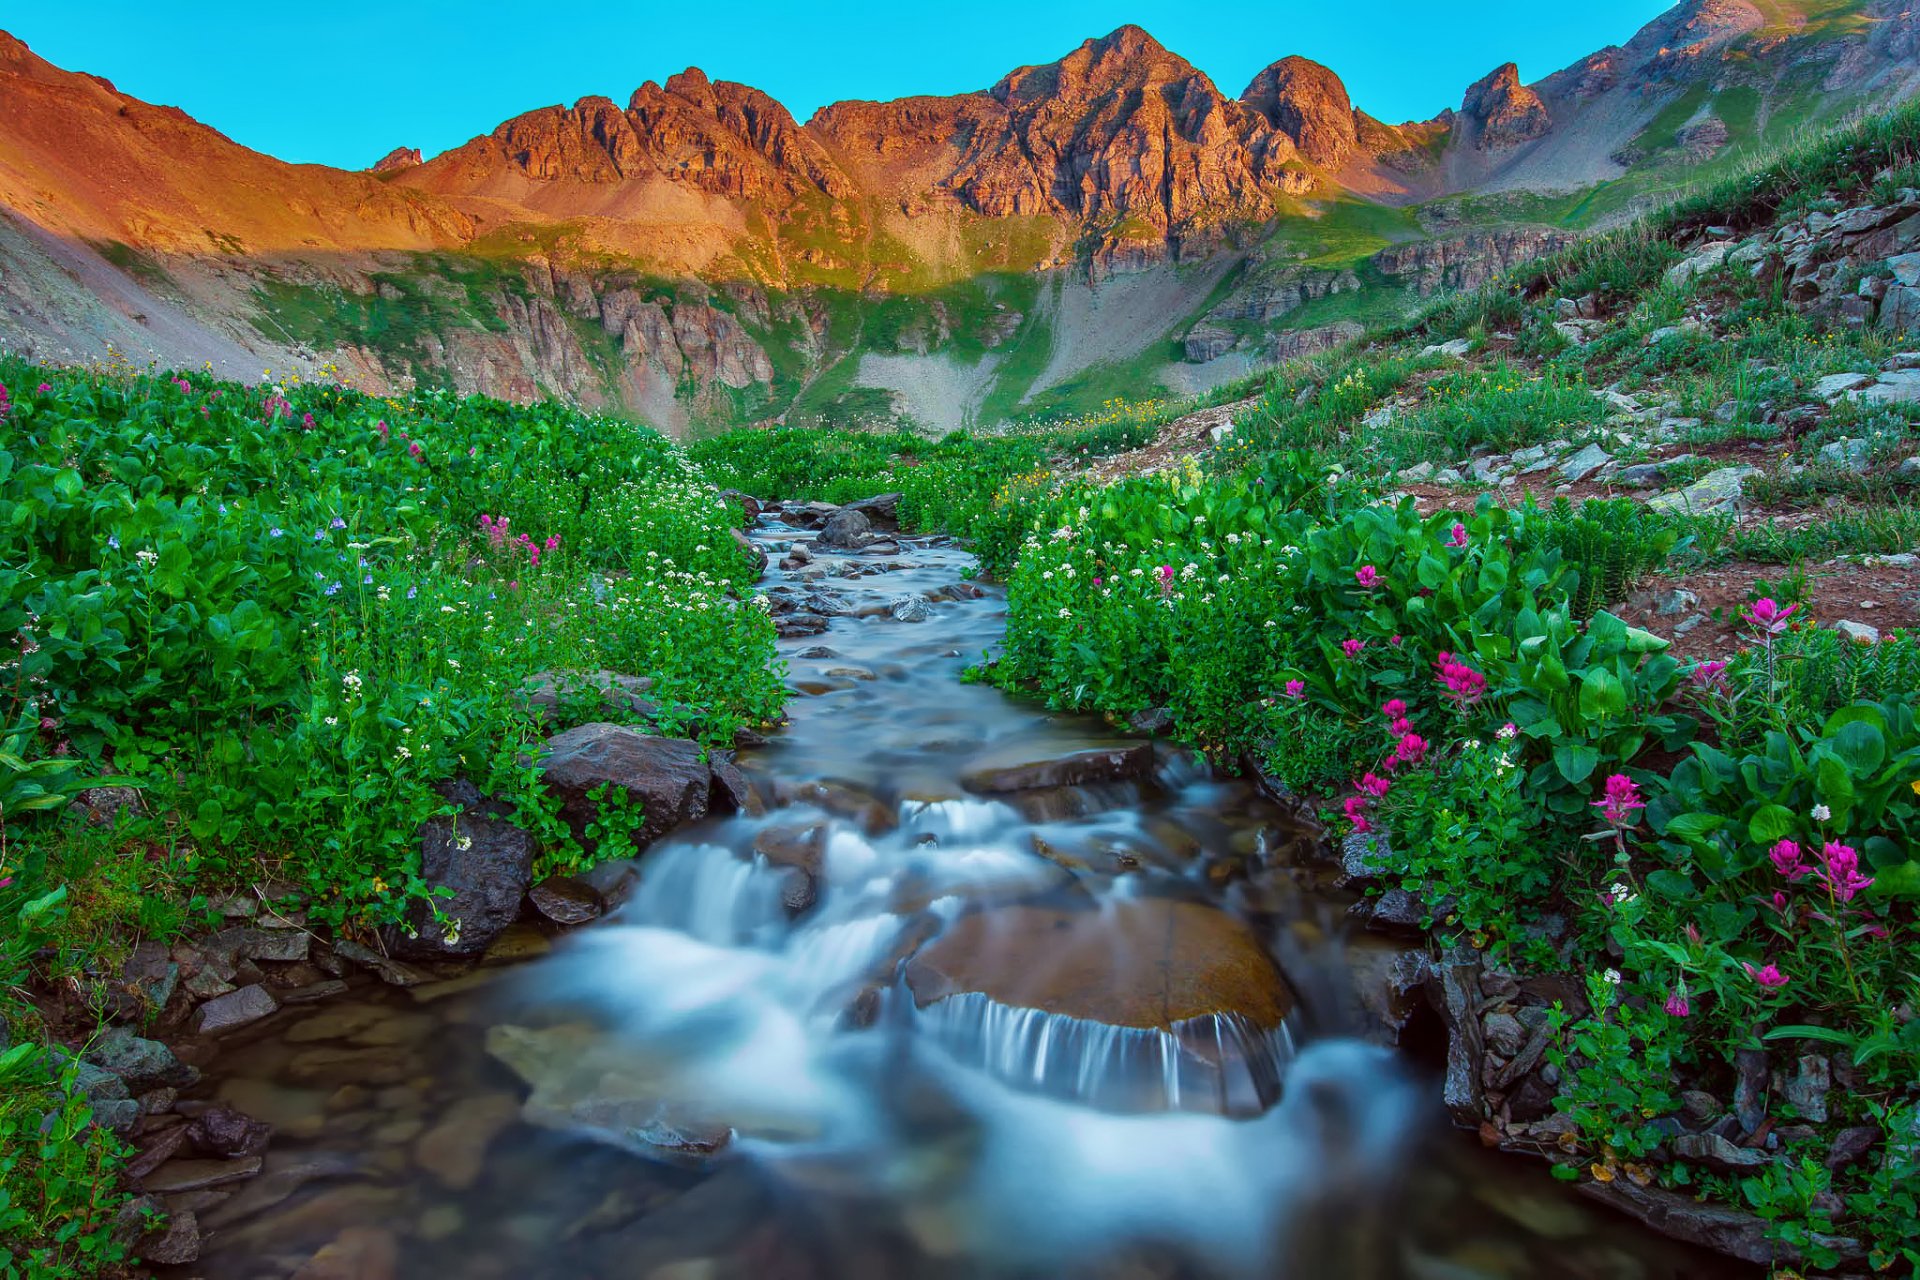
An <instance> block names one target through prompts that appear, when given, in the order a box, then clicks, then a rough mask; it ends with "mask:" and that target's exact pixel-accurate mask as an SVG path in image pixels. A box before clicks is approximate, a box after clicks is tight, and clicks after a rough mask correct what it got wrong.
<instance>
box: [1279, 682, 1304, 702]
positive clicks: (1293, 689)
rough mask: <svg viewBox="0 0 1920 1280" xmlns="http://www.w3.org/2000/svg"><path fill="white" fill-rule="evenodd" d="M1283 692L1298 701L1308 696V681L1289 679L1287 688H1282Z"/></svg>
mask: <svg viewBox="0 0 1920 1280" xmlns="http://www.w3.org/2000/svg"><path fill="white" fill-rule="evenodd" d="M1281 692H1282V693H1284V694H1285V695H1286V696H1287V697H1289V698H1292V699H1293V700H1294V701H1295V702H1298V701H1299V700H1300V699H1302V698H1304V697H1306V696H1307V682H1306V681H1305V680H1289V681H1287V685H1286V688H1285V689H1283V690H1281Z"/></svg>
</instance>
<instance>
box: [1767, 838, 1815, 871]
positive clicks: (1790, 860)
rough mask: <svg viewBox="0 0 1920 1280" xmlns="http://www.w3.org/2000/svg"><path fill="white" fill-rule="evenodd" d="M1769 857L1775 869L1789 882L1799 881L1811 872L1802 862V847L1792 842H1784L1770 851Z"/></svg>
mask: <svg viewBox="0 0 1920 1280" xmlns="http://www.w3.org/2000/svg"><path fill="white" fill-rule="evenodd" d="M1767 857H1769V858H1771V859H1772V860H1773V869H1774V870H1775V871H1778V872H1779V873H1780V874H1781V875H1783V876H1785V877H1786V878H1787V879H1789V880H1799V879H1802V878H1804V877H1805V876H1806V874H1807V872H1808V871H1809V870H1811V868H1809V867H1808V866H1807V865H1806V864H1805V863H1804V862H1802V861H1801V860H1800V846H1799V845H1797V844H1795V843H1794V842H1793V841H1791V840H1782V841H1781V842H1780V843H1778V844H1776V845H1774V846H1773V848H1772V849H1771V850H1769V851H1768V853H1767Z"/></svg>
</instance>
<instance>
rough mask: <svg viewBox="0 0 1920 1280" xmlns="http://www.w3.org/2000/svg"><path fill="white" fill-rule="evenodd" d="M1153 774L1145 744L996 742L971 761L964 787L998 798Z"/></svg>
mask: <svg viewBox="0 0 1920 1280" xmlns="http://www.w3.org/2000/svg"><path fill="white" fill-rule="evenodd" d="M1152 772H1153V748H1152V747H1151V746H1150V745H1148V744H1147V743H1144V742H1116V743H1114V744H1112V745H1110V746H1076V745H1072V744H1059V743H1049V742H1047V741H1046V740H1044V739H1036V740H1028V741H1024V742H1022V741H1015V742H1008V743H1002V744H996V745H995V746H993V747H989V748H988V749H987V750H986V751H985V752H983V753H982V754H980V755H978V756H976V757H974V758H973V759H972V760H969V761H968V762H967V764H966V766H965V767H964V768H963V770H962V771H961V775H960V783H961V785H962V786H964V787H966V788H967V790H969V791H977V792H983V793H985V794H988V795H998V794H1004V793H1007V792H1013V791H1028V790H1036V789H1039V788H1044V787H1079V786H1087V785H1090V784H1098V783H1112V782H1138V781H1141V780H1143V779H1145V778H1147V777H1148V776H1150V775H1151V774H1152Z"/></svg>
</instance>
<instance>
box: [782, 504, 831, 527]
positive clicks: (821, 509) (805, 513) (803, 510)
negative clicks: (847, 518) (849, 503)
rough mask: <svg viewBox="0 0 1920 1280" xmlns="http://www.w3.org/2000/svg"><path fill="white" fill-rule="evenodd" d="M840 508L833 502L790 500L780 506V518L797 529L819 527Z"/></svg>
mask: <svg viewBox="0 0 1920 1280" xmlns="http://www.w3.org/2000/svg"><path fill="white" fill-rule="evenodd" d="M838 510H840V508H838V507H836V506H834V505H833V504H832V503H831V502H789V503H787V504H786V505H784V506H782V507H781V508H780V519H781V520H783V521H785V522H786V523H787V524H790V525H792V526H793V527H794V528H796V529H818V528H819V527H820V526H821V525H823V524H825V523H826V522H827V521H828V520H829V519H831V518H832V516H833V514H834V513H835V512H836V511H838Z"/></svg>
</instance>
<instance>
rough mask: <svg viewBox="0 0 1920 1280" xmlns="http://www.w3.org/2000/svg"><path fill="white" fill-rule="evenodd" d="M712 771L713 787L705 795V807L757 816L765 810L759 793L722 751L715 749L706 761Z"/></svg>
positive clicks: (717, 810) (718, 811) (717, 811)
mask: <svg viewBox="0 0 1920 1280" xmlns="http://www.w3.org/2000/svg"><path fill="white" fill-rule="evenodd" d="M707 764H708V767H709V768H710V769H712V771H713V789H712V790H711V791H710V792H709V793H708V795H707V807H708V808H709V809H711V810H712V811H713V812H715V813H744V814H747V815H748V816H750V817H758V816H759V815H761V814H763V813H765V812H766V811H767V806H766V805H765V804H764V803H762V801H761V799H760V794H759V793H758V792H757V791H755V790H754V789H753V784H752V783H751V782H749V781H747V775H746V774H744V773H742V772H741V771H740V766H739V765H737V764H735V763H734V762H733V757H732V756H730V755H728V754H727V753H726V752H724V751H715V752H713V753H711V757H710V758H709V760H708V761H707Z"/></svg>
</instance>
